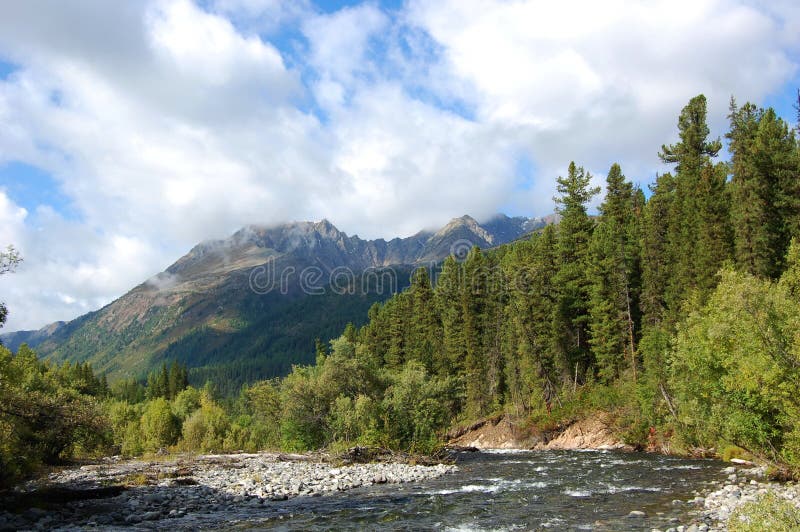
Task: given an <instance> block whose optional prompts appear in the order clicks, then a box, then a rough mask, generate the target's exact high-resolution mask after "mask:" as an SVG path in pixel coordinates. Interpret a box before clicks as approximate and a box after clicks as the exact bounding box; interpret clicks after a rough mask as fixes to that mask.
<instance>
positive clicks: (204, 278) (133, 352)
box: [0, 215, 544, 384]
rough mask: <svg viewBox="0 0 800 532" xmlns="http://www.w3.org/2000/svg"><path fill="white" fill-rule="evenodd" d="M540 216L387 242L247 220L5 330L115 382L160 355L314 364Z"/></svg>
mask: <svg viewBox="0 0 800 532" xmlns="http://www.w3.org/2000/svg"><path fill="white" fill-rule="evenodd" d="M543 224H544V222H542V221H540V220H528V219H526V218H509V217H506V216H503V215H499V216H496V217H495V218H493V219H491V220H489V221H488V222H487V223H486V224H483V225H482V224H479V223H478V222H477V221H476V220H474V219H473V218H471V217H469V216H463V217H461V218H457V219H455V220H452V221H451V222H450V223H449V224H447V225H446V226H445V227H443V228H442V229H440V230H439V231H435V232H427V231H422V232H420V233H418V234H416V235H414V236H412V237H408V238H402V239H401V238H395V239H392V240H390V241H388V242H387V241H385V240H383V239H379V240H363V239H361V238H359V237H358V236H348V235H347V234H345V233H343V232H341V231H339V230H338V229H337V228H336V227H334V226H333V225H332V224H331V223H330V222H328V221H327V220H323V221H321V222H316V223H313V222H298V223H290V224H284V225H280V226H276V227H263V226H248V227H245V228H243V229H241V230H239V231H237V232H236V233H234V234H233V235H232V236H231V237H229V238H227V239H224V240H215V241H208V242H204V243H201V244H198V245H197V246H195V247H194V248H192V250H191V251H189V253H187V254H186V255H184V256H183V257H181V258H180V259H178V260H177V261H176V262H175V263H174V264H172V265H171V266H170V267H169V268H167V269H166V270H165V271H164V272H162V273H160V274H158V275H156V276H154V277H153V278H151V279H149V280H148V281H146V282H144V283H142V284H141V285H139V286H137V287H135V288H133V289H132V290H131V291H130V292H128V293H127V294H125V295H124V296H122V297H120V298H119V299H117V300H116V301H114V302H112V303H110V304H109V305H107V306H106V307H104V308H102V309H100V310H98V311H95V312H91V313H89V314H86V315H84V316H81V317H79V318H77V319H75V320H73V321H71V322H68V323H59V324H53V325H50V326H48V327H45V328H43V329H41V330H40V331H22V332H17V333H10V334H6V335H3V336H2V337H0V338H2V340H3V342H4V343H5V344H6V345H7V346H9V347H10V348H11V349H16V348H17V347H18V345H19V344H20V343H22V342H27V343H29V344H30V345H31V346H32V347H35V348H36V349H37V351H38V352H39V353H40V354H41V355H43V356H45V357H47V358H49V359H51V360H55V361H63V360H71V361H89V362H91V363H92V365H93V366H94V367H95V368H96V369H98V370H100V371H104V372H106V373H108V374H109V376H110V377H112V378H116V377H141V376H142V375H143V374H144V373H146V372H147V371H149V370H150V369H152V368H153V367H155V366H157V365H158V364H160V363H161V362H162V361H164V360H171V359H176V360H179V361H182V362H184V363H186V364H187V365H188V366H189V367H190V368H191V377H192V379H193V380H194V381H196V382H197V381H202V380H205V379H206V378H211V379H212V380H215V381H218V382H223V381H230V382H232V383H235V384H238V383H240V382H244V381H249V380H253V379H258V378H267V377H273V376H278V375H283V374H285V373H287V372H288V371H289V370H290V369H291V365H292V364H296V363H309V362H311V361H312V360H313V355H314V353H313V342H314V339H315V338H317V337H319V338H321V339H323V340H327V339H330V338H332V337H334V336H336V335H338V334H340V333H341V331H342V330H343V328H344V326H345V325H346V324H347V323H348V322H354V323H355V324H360V323H363V322H364V321H365V320H366V315H367V310H368V308H369V307H370V306H371V305H372V304H373V303H375V302H377V301H382V300H384V299H386V298H387V297H389V296H390V295H391V294H392V293H393V292H395V291H397V290H399V289H402V288H404V287H405V286H406V285H407V284H408V281H409V277H410V274H411V272H412V271H413V269H414V268H415V267H417V266H419V265H428V264H435V263H438V262H440V261H442V260H443V259H444V258H445V257H446V256H447V255H449V254H451V253H454V254H456V255H458V254H461V253H465V252H466V251H468V249H469V248H471V247H472V246H473V245H477V246H480V247H483V248H486V247H492V246H496V245H499V244H502V243H505V242H508V241H511V240H514V239H517V238H519V237H521V236H522V235H524V234H526V233H527V232H529V231H530V230H532V229H535V228H537V227H540V226H542V225H543Z"/></svg>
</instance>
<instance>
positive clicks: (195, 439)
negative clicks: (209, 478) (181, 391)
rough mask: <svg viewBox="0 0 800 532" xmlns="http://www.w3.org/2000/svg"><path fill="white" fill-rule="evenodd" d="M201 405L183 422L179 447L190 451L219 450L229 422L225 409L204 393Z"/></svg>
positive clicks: (223, 445) (222, 445) (222, 444)
mask: <svg viewBox="0 0 800 532" xmlns="http://www.w3.org/2000/svg"><path fill="white" fill-rule="evenodd" d="M201 403H202V406H201V407H200V409H199V410H195V411H194V413H192V415H190V416H189V418H188V419H187V420H186V421H185V422H184V424H183V441H182V442H181V447H182V448H184V449H186V450H191V451H202V452H211V451H221V450H223V449H224V447H225V435H226V433H227V432H228V427H229V425H230V422H229V421H228V416H227V414H226V413H225V411H224V410H223V409H222V408H221V407H220V406H219V405H217V404H216V403H215V402H213V401H212V400H211V399H210V398H209V397H208V396H206V395H205V394H204V395H203V397H202V398H201Z"/></svg>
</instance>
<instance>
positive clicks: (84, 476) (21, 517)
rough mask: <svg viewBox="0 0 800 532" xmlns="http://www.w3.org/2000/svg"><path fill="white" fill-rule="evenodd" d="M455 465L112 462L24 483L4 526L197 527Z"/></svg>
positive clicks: (221, 459) (242, 459) (230, 458)
mask: <svg viewBox="0 0 800 532" xmlns="http://www.w3.org/2000/svg"><path fill="white" fill-rule="evenodd" d="M455 470H456V467H455V466H453V465H449V464H437V465H427V466H423V465H411V464H405V463H392V462H390V463H367V464H351V465H341V466H339V465H337V464H335V463H329V462H327V461H325V460H324V459H323V457H320V456H316V457H313V456H312V457H309V456H303V455H292V456H287V455H278V454H269V453H259V454H236V455H205V456H197V457H179V458H169V459H162V460H157V461H141V460H126V461H122V460H114V459H108V460H105V461H103V462H102V463H98V464H92V465H85V466H82V467H79V468H72V469H66V470H63V471H60V472H56V473H52V474H51V475H49V476H48V477H47V478H45V479H40V480H38V481H36V482H32V483H29V484H28V485H26V486H23V487H22V489H21V490H20V493H17V494H14V496H12V497H7V498H6V500H5V501H3V506H2V507H3V508H6V509H5V510H0V530H12V529H35V530H54V529H61V530H70V529H91V528H96V529H104V530H107V529H109V528H114V527H129V526H131V525H136V526H139V527H143V528H148V529H152V528H155V529H158V528H195V527H198V526H203V522H204V515H206V514H212V513H213V514H217V515H218V514H219V512H230V515H231V516H232V519H233V521H235V515H236V514H237V510H241V509H247V510H249V511H252V510H253V509H263V510H264V512H265V513H268V512H270V511H273V510H275V509H274V508H272V507H273V506H275V505H276V502H275V501H282V500H286V499H289V498H292V497H301V496H305V497H318V496H322V495H325V494H327V493H333V492H338V491H344V490H349V489H352V488H357V487H361V486H369V485H372V484H397V483H405V482H415V481H421V480H426V479H431V478H436V477H439V476H442V475H445V474H447V473H451V472H453V471H455ZM15 506H16V508H14V507H15ZM8 510H12V511H8ZM14 510H16V511H14Z"/></svg>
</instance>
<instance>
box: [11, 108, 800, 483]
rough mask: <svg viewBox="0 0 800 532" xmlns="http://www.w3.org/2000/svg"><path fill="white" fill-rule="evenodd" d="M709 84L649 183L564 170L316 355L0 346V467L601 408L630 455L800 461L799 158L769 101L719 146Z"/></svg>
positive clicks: (422, 431)
mask: <svg viewBox="0 0 800 532" xmlns="http://www.w3.org/2000/svg"><path fill="white" fill-rule="evenodd" d="M706 105H707V102H706V99H705V97H704V96H702V95H699V96H697V97H695V98H692V99H691V100H690V101H689V102H688V104H687V105H686V106H685V107H684V109H683V110H682V111H681V113H680V116H679V118H678V133H679V141H678V142H677V143H675V144H672V145H664V146H662V147H661V149H660V151H659V153H658V156H659V157H660V159H661V161H663V162H664V163H666V164H668V165H671V167H672V170H671V171H670V172H669V173H665V174H662V175H659V176H657V178H656V180H655V183H654V184H653V185H651V186H650V188H649V190H648V191H647V193H645V191H643V190H641V189H640V188H638V187H636V186H634V184H633V183H632V181H631V180H629V179H627V178H626V177H625V175H624V173H623V169H622V168H620V166H619V165H617V164H613V165H611V167H610V169H609V171H608V174H607V176H606V179H605V194H604V197H603V199H602V202H601V203H600V204H599V208H598V213H597V214H596V215H593V214H590V211H591V205H596V203H593V202H594V201H595V198H597V197H599V194H600V193H601V190H600V189H599V188H594V187H593V186H592V184H591V183H592V176H591V175H590V173H589V172H587V171H586V170H585V169H584V168H582V167H580V166H579V165H577V164H575V163H570V164H569V167H568V169H567V172H566V174H565V176H563V177H558V179H557V196H556V197H555V198H554V199H555V202H556V210H557V212H558V214H559V215H560V222H559V223H558V224H555V225H549V226H547V227H546V228H544V229H543V230H541V231H539V232H537V233H536V234H534V235H533V236H532V237H531V238H530V239H525V240H521V241H518V242H514V243H512V244H507V245H504V246H500V247H498V248H494V249H491V250H484V251H482V250H480V249H478V248H474V249H473V250H472V251H471V252H470V253H469V255H468V256H467V257H466V258H464V259H463V260H461V261H459V260H457V259H456V258H455V257H450V258H448V259H446V260H445V262H444V263H443V264H442V265H441V268H440V269H439V271H437V272H435V275H433V277H434V278H433V279H432V278H431V276H430V275H429V273H428V271H427V270H425V269H419V270H417V271H416V272H414V274H413V276H412V280H411V285H410V287H408V288H407V289H405V290H403V291H402V292H400V293H398V294H396V295H395V296H393V297H392V298H391V299H389V300H388V301H386V302H385V303H382V304H380V303H376V304H375V305H374V306H373V307H372V308H371V309H370V311H369V315H368V318H369V319H368V322H367V323H366V325H364V326H363V327H360V328H357V327H355V326H353V325H348V326H347V328H346V329H345V330H344V331H343V333H342V335H341V336H340V337H339V338H338V339H336V340H334V341H332V342H331V343H330V345H323V344H321V343H318V345H317V356H316V364H313V365H307V366H294V367H293V368H292V371H291V372H290V373H289V375H288V376H286V377H285V378H283V379H274V380H268V381H260V382H256V383H252V384H249V385H245V386H244V387H242V389H241V390H240V392H239V393H238V394H235V395H233V396H224V395H222V394H220V393H219V392H218V391H217V390H215V389H214V387H213V386H212V385H207V386H205V387H202V388H196V387H193V386H189V385H188V380H187V371H186V368H184V367H182V366H180V365H178V364H175V363H173V364H171V365H168V364H166V363H165V364H164V366H163V367H162V369H161V370H160V371H157V372H154V373H153V374H151V375H150V377H149V378H148V379H147V382H146V383H142V382H136V381H124V382H117V383H112V384H111V385H110V386H109V385H108V384H107V383H105V380H104V378H102V377H97V376H95V375H94V374H93V372H92V370H91V368H90V367H89V366H88V365H80V364H79V365H77V366H76V365H70V364H68V363H67V364H64V365H61V366H57V365H53V364H50V363H48V362H43V361H40V360H38V359H37V358H36V355H35V353H33V352H32V351H31V350H30V349H28V348H27V347H24V346H23V347H21V348H20V349H19V351H18V352H17V353H16V354H12V353H10V352H9V351H8V350H6V349H4V348H0V405H1V406H0V471H2V472H3V473H2V475H3V478H0V482H6V483H9V482H12V481H14V480H15V479H17V478H20V476H22V475H24V474H26V473H28V472H29V471H31V470H32V469H33V468H35V467H37V466H38V465H39V464H41V463H53V462H57V461H59V460H64V459H68V458H70V457H73V456H86V455H92V454H104V453H118V454H120V453H121V454H124V455H129V456H133V455H140V454H142V453H154V452H158V451H159V450H161V449H167V450H176V451H181V450H185V451H222V450H251V451H252V450H259V449H276V448H280V449H284V450H309V449H317V448H323V447H326V448H329V449H334V450H335V449H337V448H343V447H347V446H351V445H355V444H360V445H379V446H384V447H391V448H398V449H406V450H411V451H415V452H430V451H432V450H434V449H436V448H437V447H438V446H440V445H441V444H442V443H443V441H442V438H443V435H444V434H445V432H446V431H447V430H448V429H450V428H452V427H455V426H459V425H466V424H469V423H471V422H474V421H476V420H479V419H482V418H485V417H487V416H493V415H498V414H502V413H505V414H508V415H511V416H513V417H514V418H515V419H517V420H519V422H520V423H522V424H524V425H527V426H530V427H539V428H543V427H558V426H562V425H563V424H565V423H568V422H570V421H574V420H577V419H580V418H581V417H585V416H588V415H591V414H592V413H593V412H597V411H604V412H607V413H609V414H610V415H611V416H612V418H613V419H614V422H615V424H616V428H617V429H618V431H619V433H620V434H622V435H623V436H624V439H625V440H626V441H627V442H628V443H630V444H632V445H634V446H636V447H637V448H641V449H649V450H653V451H662V452H671V453H679V454H692V455H706V456H720V457H725V458H729V457H731V456H752V457H757V458H760V459H763V460H767V461H769V462H772V463H774V464H778V465H780V466H781V467H787V468H789V469H790V470H792V471H794V472H795V474H796V472H797V471H798V470H800V394H798V390H800V239H798V237H800V151H799V150H798V143H797V140H796V138H795V133H794V131H793V130H792V128H791V127H790V126H789V124H787V123H786V122H785V121H784V120H783V119H781V118H780V117H778V116H777V115H776V113H775V111H774V110H773V109H761V108H758V107H757V106H755V105H752V104H750V103H747V104H744V105H742V106H738V105H737V104H736V102H735V101H734V100H733V99H732V100H731V103H730V114H729V121H730V127H729V131H728V133H727V134H726V136H725V137H726V140H727V142H728V152H729V153H730V160H729V161H719V160H717V159H718V158H719V153H720V151H721V150H722V148H723V144H722V141H721V139H714V138H711V137H710V131H709V127H708V124H707V109H706Z"/></svg>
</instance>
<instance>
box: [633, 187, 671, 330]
mask: <svg viewBox="0 0 800 532" xmlns="http://www.w3.org/2000/svg"><path fill="white" fill-rule="evenodd" d="M650 191H651V196H650V200H649V201H648V202H647V203H646V204H645V206H644V211H643V216H642V231H641V235H642V236H641V239H642V240H641V243H642V250H641V263H642V296H641V308H642V324H643V326H644V327H645V328H647V327H658V326H659V325H660V324H662V323H663V322H664V320H665V319H666V314H667V301H666V294H667V289H668V286H669V279H670V276H671V275H672V271H673V267H674V263H673V262H672V260H671V257H670V256H669V251H670V246H669V236H670V235H671V234H673V233H674V231H673V229H672V228H671V227H670V226H671V225H672V223H673V221H672V220H671V219H670V213H671V212H673V207H672V203H673V202H674V201H675V178H674V177H672V174H663V175H660V176H658V177H657V178H656V183H655V185H651V187H650Z"/></svg>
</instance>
